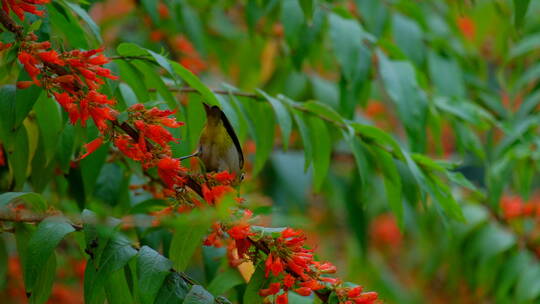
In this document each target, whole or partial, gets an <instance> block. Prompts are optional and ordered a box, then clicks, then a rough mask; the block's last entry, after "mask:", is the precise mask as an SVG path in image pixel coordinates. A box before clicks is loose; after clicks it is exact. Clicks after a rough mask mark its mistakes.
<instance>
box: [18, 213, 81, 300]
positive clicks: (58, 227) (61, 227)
mask: <svg viewBox="0 0 540 304" xmlns="http://www.w3.org/2000/svg"><path fill="white" fill-rule="evenodd" d="M73 231H75V229H74V228H73V227H72V226H71V224H70V223H69V222H68V220H67V219H65V218H59V217H48V218H46V219H45V220H44V221H43V222H41V223H40V224H39V225H38V227H37V229H36V231H35V232H34V233H33V234H32V237H31V238H30V240H29V241H28V245H27V248H26V250H27V252H26V256H25V259H24V261H23V263H24V265H25V267H24V285H25V286H26V291H27V292H32V291H33V290H34V287H35V284H36V280H37V279H38V277H39V275H40V273H41V272H42V271H43V269H45V265H46V264H47V261H48V260H49V257H50V256H51V255H52V254H53V251H54V249H55V248H56V246H58V243H60V241H61V240H62V239H63V238H64V237H65V236H66V235H67V234H68V233H71V232H73Z"/></svg>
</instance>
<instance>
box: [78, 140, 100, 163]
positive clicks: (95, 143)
mask: <svg viewBox="0 0 540 304" xmlns="http://www.w3.org/2000/svg"><path fill="white" fill-rule="evenodd" d="M102 144H103V137H98V138H96V139H94V140H92V141H91V142H89V143H87V144H85V145H84V148H85V149H86V153H84V154H83V155H82V156H81V158H80V159H83V158H85V157H87V156H88V155H90V154H91V153H93V152H94V151H96V150H97V148H99V147H100V146H101V145H102Z"/></svg>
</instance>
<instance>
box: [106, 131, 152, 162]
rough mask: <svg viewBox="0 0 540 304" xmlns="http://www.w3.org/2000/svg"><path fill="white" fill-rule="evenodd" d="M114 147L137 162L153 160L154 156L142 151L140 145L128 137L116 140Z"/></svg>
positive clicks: (122, 136) (124, 136)
mask: <svg viewBox="0 0 540 304" xmlns="http://www.w3.org/2000/svg"><path fill="white" fill-rule="evenodd" d="M114 145H115V146H116V147H117V148H118V150H120V152H122V153H123V154H124V155H125V156H127V157H129V158H131V159H133V160H136V161H144V160H147V159H149V158H152V155H151V154H149V153H147V152H146V151H145V150H143V149H141V147H140V146H139V144H137V143H136V142H134V141H133V139H132V138H131V137H129V136H127V135H120V136H118V137H116V138H115V139H114Z"/></svg>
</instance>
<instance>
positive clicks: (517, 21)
mask: <svg viewBox="0 0 540 304" xmlns="http://www.w3.org/2000/svg"><path fill="white" fill-rule="evenodd" d="M529 2H530V0H514V25H515V26H516V27H520V26H521V25H522V24H523V19H524V18H525V15H526V14H527V9H528V8H529Z"/></svg>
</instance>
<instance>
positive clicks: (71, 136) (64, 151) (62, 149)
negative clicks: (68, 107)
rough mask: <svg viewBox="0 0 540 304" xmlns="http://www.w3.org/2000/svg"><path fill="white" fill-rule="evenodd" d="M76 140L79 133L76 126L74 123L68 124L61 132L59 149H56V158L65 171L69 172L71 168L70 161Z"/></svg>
mask: <svg viewBox="0 0 540 304" xmlns="http://www.w3.org/2000/svg"><path fill="white" fill-rule="evenodd" d="M76 140H77V134H76V133H75V127H74V126H73V125H72V124H66V125H65V127H64V129H63V130H62V133H61V134H60V141H59V142H58V149H57V150H56V159H57V161H58V164H59V166H60V168H61V169H62V172H64V173H68V172H69V170H70V163H71V158H72V156H73V149H74V147H75V141H76Z"/></svg>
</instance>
